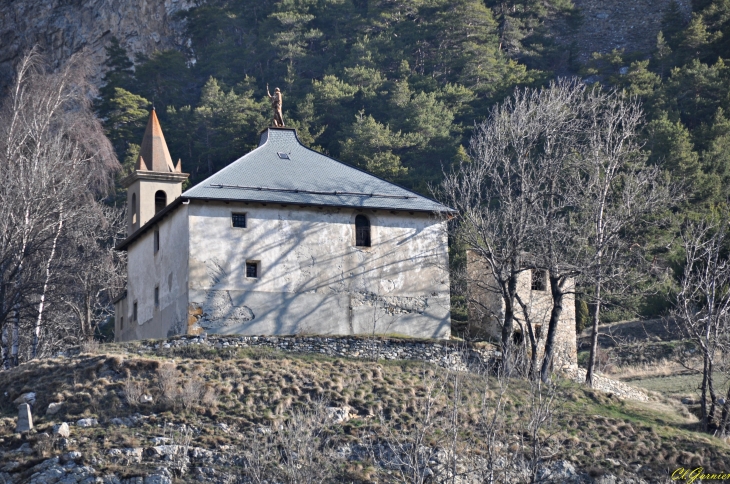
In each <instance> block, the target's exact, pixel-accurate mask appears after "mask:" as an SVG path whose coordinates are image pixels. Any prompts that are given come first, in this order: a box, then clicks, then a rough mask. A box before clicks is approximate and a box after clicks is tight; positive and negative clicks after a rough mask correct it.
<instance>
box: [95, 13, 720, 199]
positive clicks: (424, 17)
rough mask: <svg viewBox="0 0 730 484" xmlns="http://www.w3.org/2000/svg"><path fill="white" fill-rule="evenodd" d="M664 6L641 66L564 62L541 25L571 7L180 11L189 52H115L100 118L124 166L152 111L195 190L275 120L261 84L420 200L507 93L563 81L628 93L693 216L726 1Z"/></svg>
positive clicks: (606, 60) (298, 122)
mask: <svg viewBox="0 0 730 484" xmlns="http://www.w3.org/2000/svg"><path fill="white" fill-rule="evenodd" d="M693 9H694V11H693V13H692V16H691V19H690V20H689V21H687V20H686V19H685V16H684V15H683V13H682V12H681V10H680V8H679V5H678V4H676V3H673V4H672V5H670V8H669V10H668V12H667V13H666V14H665V15H664V18H663V21H662V26H663V31H662V32H661V33H660V34H659V36H658V37H657V39H656V48H655V49H654V52H652V53H651V54H650V55H647V54H645V53H633V52H628V51H618V50H614V51H613V52H612V53H610V54H595V55H594V56H593V59H592V60H590V61H589V62H588V63H586V64H580V63H578V62H577V61H573V62H568V63H566V62H565V54H566V51H570V48H566V47H565V45H564V44H563V45H561V44H558V43H557V42H556V41H555V39H554V37H555V34H554V33H553V32H554V30H551V28H550V26H551V25H558V24H559V25H563V26H568V28H569V27H570V25H580V22H581V18H580V14H579V12H578V11H577V10H576V9H575V7H574V6H573V5H572V4H571V2H570V1H568V0H548V1H533V0H522V1H519V0H513V1H507V2H497V1H496V0H486V1H479V0H458V1H446V0H432V1H413V2H394V1H361V0H324V1H311V0H309V1H297V2H293V1H279V2H262V1H259V0H219V1H215V2H207V3H206V4H204V5H201V6H199V7H196V8H192V9H190V10H188V11H184V12H181V13H180V15H182V16H183V17H184V20H185V24H186V26H187V27H186V28H187V35H188V36H189V38H190V42H189V43H188V44H189V50H188V52H181V51H178V50H169V51H159V52H156V53H154V54H152V55H151V56H149V57H139V58H137V59H136V67H135V68H133V64H132V62H131V61H130V60H129V58H128V56H127V53H126V52H125V51H124V50H123V49H122V48H121V47H120V46H119V44H118V43H117V42H115V41H112V44H111V47H109V48H108V59H107V61H106V67H107V69H108V70H107V72H106V75H105V78H104V81H105V86H104V87H103V89H102V99H101V101H100V103H99V106H98V110H99V113H100V114H101V116H102V117H103V118H105V119H106V126H107V129H108V132H109V136H110V138H111V139H112V141H113V143H114V145H115V147H116V149H117V152H118V154H119V157H120V160H124V161H125V167H126V168H127V169H129V168H130V167H131V163H132V160H133V159H134V158H135V156H136V150H137V149H138V146H137V145H136V144H135V143H137V142H138V141H137V140H139V139H141V135H142V130H143V128H144V122H145V119H146V110H147V109H148V108H149V107H150V106H151V105H153V104H154V105H155V106H156V107H157V110H158V113H159V115H160V118H161V121H162V123H163V127H164V129H165V133H166V136H167V139H168V142H169V144H170V149H171V152H172V154H173V156H174V157H176V158H178V157H179V158H182V160H183V167H184V169H185V170H186V171H189V172H191V173H192V179H191V181H192V183H196V182H198V181H200V180H202V179H203V178H205V177H207V176H208V175H210V174H212V173H214V172H215V171H217V170H219V169H220V168H222V167H224V166H226V165H227V164H228V163H230V162H231V161H233V160H235V159H236V158H238V157H240V156H242V155H243V154H245V153H246V152H247V151H248V150H250V149H251V148H252V147H253V146H254V144H255V142H256V138H257V137H256V133H257V132H258V131H259V130H261V129H262V128H263V127H264V126H266V125H267V124H268V123H269V121H270V120H269V118H270V112H269V111H270V108H269V106H268V102H267V100H266V98H265V90H266V89H265V88H266V84H267V83H268V84H270V85H271V89H272V90H273V88H274V87H275V86H276V87H280V88H281V89H282V91H283V93H284V117H285V121H286V123H287V125H288V126H292V127H296V128H297V129H298V130H299V135H300V137H301V138H302V139H303V141H304V142H305V143H307V144H309V145H311V146H313V147H316V148H317V149H320V150H323V151H325V152H326V153H329V154H330V155H332V156H334V157H336V158H339V159H341V160H343V161H346V162H349V163H353V164H356V165H358V166H361V167H364V168H366V169H368V170H370V171H372V172H374V173H377V174H379V175H381V176H384V177H386V178H388V179H391V180H394V181H397V182H400V183H403V184H405V185H407V186H410V187H413V188H415V189H417V190H421V191H426V190H427V185H428V184H429V183H436V182H438V181H439V179H440V177H441V173H442V167H444V168H448V167H449V165H450V163H451V162H452V161H453V160H455V159H458V158H460V157H464V156H466V151H465V149H466V148H468V139H469V136H470V129H471V127H472V125H473V123H474V122H475V120H480V119H483V118H484V116H485V115H486V112H487V110H488V108H489V106H491V105H492V104H493V103H495V102H496V101H498V100H500V99H501V98H503V97H504V96H505V95H506V94H508V93H510V92H511V91H512V90H513V89H514V88H515V87H516V86H525V85H533V86H534V85H542V84H545V83H547V82H548V81H549V80H550V79H553V78H555V76H557V75H580V76H581V77H582V78H583V79H584V80H586V82H595V83H600V84H601V85H602V86H604V87H607V88H608V87H618V88H620V89H626V90H627V91H628V92H630V93H631V94H634V95H637V96H639V97H640V98H641V99H642V100H643V102H644V105H645V109H646V113H647V125H646V132H645V136H646V143H647V144H646V148H647V155H648V156H650V159H651V160H652V161H653V162H656V163H660V162H663V163H664V164H665V165H666V167H667V169H668V171H669V172H670V173H671V174H672V175H673V176H675V177H677V178H681V179H683V180H685V181H686V182H687V183H689V184H691V189H692V197H691V200H692V204H693V205H695V204H697V203H705V202H709V203H716V202H719V201H722V200H724V199H725V197H726V196H727V194H728V193H727V181H728V180H727V177H728V166H729V165H730V121H728V114H727V113H728V111H729V110H730V73H729V72H728V67H727V66H726V64H725V62H724V61H723V58H727V57H728V55H730V21H729V18H730V3H728V2H727V1H726V0H700V1H696V2H694V4H693Z"/></svg>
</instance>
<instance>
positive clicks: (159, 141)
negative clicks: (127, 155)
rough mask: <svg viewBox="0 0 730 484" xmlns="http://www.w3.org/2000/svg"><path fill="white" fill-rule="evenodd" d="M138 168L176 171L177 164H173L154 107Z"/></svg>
mask: <svg viewBox="0 0 730 484" xmlns="http://www.w3.org/2000/svg"><path fill="white" fill-rule="evenodd" d="M137 169H138V170H142V171H145V170H147V171H157V172H163V173H170V172H175V171H176V170H175V166H174V165H173V164H172V158H171V157H170V151H169V150H168V149H167V143H165V136H164V135H163V134H162V127H160V121H159V120H158V119H157V113H156V112H155V108H154V107H153V108H152V111H151V112H150V119H149V121H148V122H147V129H146V130H145V132H144V138H143V139H142V147H141V148H140V150H139V160H138V161H137ZM180 171H182V170H180Z"/></svg>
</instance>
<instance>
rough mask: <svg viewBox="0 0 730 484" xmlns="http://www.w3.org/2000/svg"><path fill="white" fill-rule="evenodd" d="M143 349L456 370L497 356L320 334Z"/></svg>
mask: <svg viewBox="0 0 730 484" xmlns="http://www.w3.org/2000/svg"><path fill="white" fill-rule="evenodd" d="M141 343H142V349H143V350H153V351H164V350H167V349H171V348H182V347H185V346H191V345H192V346H195V345H203V346H208V347H212V348H218V349H221V348H249V347H258V348H271V349H276V350H280V351H287V352H294V353H317V354H321V355H327V356H333V357H338V356H339V357H345V358H362V359H367V360H417V361H425V362H428V363H432V364H434V365H438V366H440V367H442V368H448V369H451V370H456V371H467V370H475V369H477V368H484V367H485V365H489V364H490V362H494V361H496V360H497V359H499V357H500V353H499V351H498V349H497V348H496V347H494V346H492V345H490V344H480V345H476V346H475V345H471V344H468V343H464V342H458V341H447V340H442V341H439V340H410V339H400V338H379V337H373V338H367V337H353V336H342V337H336V338H335V337H324V336H238V335H228V336H224V335H206V334H202V335H200V336H187V337H185V336H183V337H179V338H172V339H168V340H162V341H143V342H141Z"/></svg>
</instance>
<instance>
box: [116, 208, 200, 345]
mask: <svg viewBox="0 0 730 484" xmlns="http://www.w3.org/2000/svg"><path fill="white" fill-rule="evenodd" d="M188 207H189V206H188V205H181V206H179V207H178V208H177V209H176V210H174V211H173V212H172V213H171V214H170V215H168V216H167V217H165V218H163V219H162V220H161V221H160V222H159V223H158V224H157V227H156V228H157V229H158V230H159V233H160V250H159V251H158V252H157V253H156V254H155V252H154V231H155V228H150V230H148V231H147V232H145V233H144V234H143V235H142V236H140V238H139V239H137V240H136V241H135V242H134V243H133V244H132V245H131V246H130V247H129V249H128V262H127V263H128V267H129V270H128V279H127V297H126V302H125V303H124V305H125V306H126V314H125V315H124V321H125V323H124V328H123V329H122V328H118V329H117V333H116V338H115V339H116V341H130V340H136V339H145V338H166V337H168V336H172V335H177V334H185V333H186V331H187V324H186V323H187V313H188V290H187V287H188V280H187V276H188V243H189V242H188V239H189V238H188V220H187V213H188ZM155 286H157V287H159V305H158V306H155V304H154V290H155ZM135 301H136V302H137V321H136V322H135V321H133V318H132V312H133V307H134V302H135ZM117 307H120V308H121V307H122V305H121V304H119V303H118V304H117ZM117 316H119V315H117ZM116 319H117V321H119V317H117V318H116Z"/></svg>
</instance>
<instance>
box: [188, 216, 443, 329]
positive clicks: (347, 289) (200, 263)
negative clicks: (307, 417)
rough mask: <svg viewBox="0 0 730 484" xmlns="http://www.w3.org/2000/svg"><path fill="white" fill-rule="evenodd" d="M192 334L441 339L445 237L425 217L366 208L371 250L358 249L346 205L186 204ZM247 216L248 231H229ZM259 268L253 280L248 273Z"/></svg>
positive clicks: (440, 228)
mask: <svg viewBox="0 0 730 484" xmlns="http://www.w3.org/2000/svg"><path fill="white" fill-rule="evenodd" d="M189 210H190V262H189V264H190V276H189V280H190V308H191V309H190V317H191V320H192V319H195V320H196V321H197V322H196V325H195V326H194V327H192V328H191V331H193V332H194V331H206V332H209V333H221V334H248V335H260V334H302V333H308V334H372V333H376V334H404V335H409V336H418V337H429V338H447V337H449V335H450V297H449V274H448V252H447V237H446V232H445V230H444V226H443V223H442V222H439V221H437V220H434V219H433V218H431V216H429V215H426V214H422V215H421V214H414V215H410V214H408V213H404V212H400V213H399V214H393V213H390V212H388V211H383V210H378V211H372V210H367V211H366V212H363V213H364V214H366V215H367V216H368V217H369V218H370V222H371V226H372V229H371V230H372V233H371V237H372V247H369V248H365V247H356V246H355V234H354V220H355V216H356V215H357V213H359V212H356V211H355V210H353V209H344V208H299V207H295V206H291V205H289V206H280V205H278V204H276V205H275V204H268V205H264V204H255V203H251V204H243V203H239V204H235V203H230V204H225V203H221V202H208V203H204V202H197V203H196V202H193V203H191V205H190V206H189ZM233 212H236V213H246V217H247V227H246V228H245V229H242V228H234V227H232V226H231V214H232V213H233ZM246 261H256V262H257V263H258V264H259V271H260V275H259V277H258V278H248V277H246V274H245V264H246Z"/></svg>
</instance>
